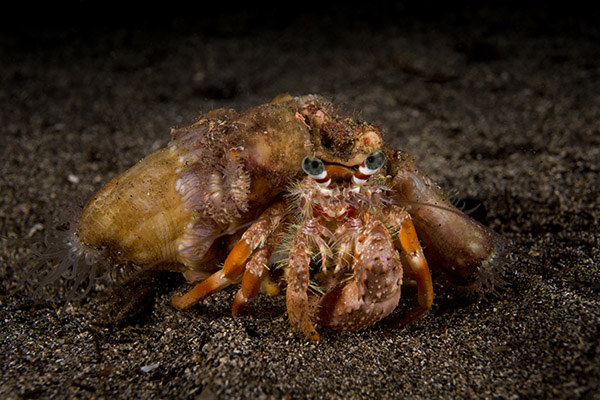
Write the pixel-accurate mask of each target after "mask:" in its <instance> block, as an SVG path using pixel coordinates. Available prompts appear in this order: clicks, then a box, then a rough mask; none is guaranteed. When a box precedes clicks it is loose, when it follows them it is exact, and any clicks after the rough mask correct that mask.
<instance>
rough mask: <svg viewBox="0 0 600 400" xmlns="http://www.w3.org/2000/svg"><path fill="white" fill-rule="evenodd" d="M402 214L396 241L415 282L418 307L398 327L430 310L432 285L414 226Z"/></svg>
mask: <svg viewBox="0 0 600 400" xmlns="http://www.w3.org/2000/svg"><path fill="white" fill-rule="evenodd" d="M402 214H403V215H404V218H402V222H401V223H400V232H398V240H399V242H400V249H401V250H402V252H403V253H405V256H406V260H407V262H408V266H409V268H410V269H411V271H412V273H413V274H414V278H415V280H416V282H417V290H418V302H419V305H418V306H416V307H415V308H414V309H412V310H411V311H410V312H409V313H408V314H407V315H406V316H405V317H404V318H403V319H402V321H400V325H407V324H410V323H411V322H413V321H415V320H417V319H419V318H420V317H422V316H423V314H425V313H426V312H427V310H429V309H430V308H431V305H432V304H433V284H432V282H431V272H430V271H429V266H428V265H427V259H426V258H425V255H424V254H423V249H422V248H421V245H420V244H419V238H418V237H417V232H416V231H415V226H414V225H413V223H412V220H411V219H410V217H409V216H408V214H407V213H406V212H404V211H403V212H402ZM402 214H401V215H402Z"/></svg>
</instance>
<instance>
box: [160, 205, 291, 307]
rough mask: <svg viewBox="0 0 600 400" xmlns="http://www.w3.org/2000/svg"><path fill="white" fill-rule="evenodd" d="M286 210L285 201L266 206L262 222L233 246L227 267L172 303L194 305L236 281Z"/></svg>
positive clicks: (177, 297) (251, 227) (252, 227)
mask: <svg viewBox="0 0 600 400" xmlns="http://www.w3.org/2000/svg"><path fill="white" fill-rule="evenodd" d="M283 209H284V205H283V203H282V202H277V203H275V204H273V205H272V206H271V207H269V208H268V209H266V210H265V211H264V212H263V213H262V215H261V216H260V218H259V219H258V221H257V222H255V223H254V224H252V225H251V226H250V228H248V230H247V231H246V232H244V234H243V235H242V238H241V239H240V240H239V241H238V242H237V243H236V245H235V246H234V247H233V249H232V250H231V252H230V253H229V255H228V256H227V259H226V260H225V264H224V265H223V268H222V269H221V270H219V271H217V272H215V273H214V274H212V275H211V276H209V277H208V278H207V279H206V280H204V281H202V282H200V283H199V284H198V285H196V287H194V288H193V289H192V290H190V291H189V292H187V293H186V294H184V295H183V296H175V297H173V299H172V300H171V304H173V306H175V307H176V308H179V309H186V308H190V307H192V306H193V305H194V304H196V303H198V302H199V301H201V300H202V299H204V298H205V297H207V296H209V295H210V294H211V293H215V292H217V291H219V290H221V289H223V288H225V287H227V286H229V285H231V284H232V283H234V282H235V281H236V280H237V278H239V276H240V275H242V273H243V272H244V267H245V265H246V261H247V260H248V257H250V255H251V254H252V252H253V251H254V250H255V249H256V248H257V247H259V245H260V244H261V243H262V242H263V241H264V240H265V238H266V237H267V236H268V235H269V233H271V232H272V231H273V229H274V228H275V227H276V226H277V224H278V223H279V221H280V220H281V218H282V217H283V214H282V211H283Z"/></svg>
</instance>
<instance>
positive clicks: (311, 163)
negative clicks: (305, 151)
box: [302, 157, 325, 179]
mask: <svg viewBox="0 0 600 400" xmlns="http://www.w3.org/2000/svg"><path fill="white" fill-rule="evenodd" d="M302 169H303V170H304V172H306V173H307V174H308V175H310V176H312V177H313V178H317V179H318V178H322V177H323V176H322V175H323V174H324V173H325V164H323V161H321V160H319V159H318V158H310V157H304V160H302Z"/></svg>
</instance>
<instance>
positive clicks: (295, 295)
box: [286, 220, 320, 341]
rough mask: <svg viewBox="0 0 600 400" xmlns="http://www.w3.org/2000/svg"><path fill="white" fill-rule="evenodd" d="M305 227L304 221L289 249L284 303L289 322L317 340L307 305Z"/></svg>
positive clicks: (307, 247)
mask: <svg viewBox="0 0 600 400" xmlns="http://www.w3.org/2000/svg"><path fill="white" fill-rule="evenodd" d="M307 221H310V220H307ZM305 228H306V222H305V223H304V225H302V226H301V227H300V229H299V230H298V233H297V234H296V236H295V237H294V242H293V243H292V247H291V249H290V256H289V270H288V274H287V278H288V284H287V295H286V305H287V311H288V316H289V318H290V324H291V325H292V326H293V327H294V328H296V329H297V330H299V331H301V332H303V333H304V334H305V335H306V337H308V338H309V339H310V340H315V341H317V340H319V339H320V336H319V334H318V333H317V331H316V329H315V326H314V325H313V323H312V321H311V320H310V311H309V306H308V292H307V291H308V283H309V279H310V255H311V249H310V245H309V238H310V236H309V235H308V234H307V233H306V232H304V231H305V230H306V229H305Z"/></svg>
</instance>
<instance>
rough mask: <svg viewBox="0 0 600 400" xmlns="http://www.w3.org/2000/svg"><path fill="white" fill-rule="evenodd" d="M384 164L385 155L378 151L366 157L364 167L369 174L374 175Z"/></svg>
mask: <svg viewBox="0 0 600 400" xmlns="http://www.w3.org/2000/svg"><path fill="white" fill-rule="evenodd" d="M384 162H385V155H384V154H383V151H381V150H379V151H376V152H374V153H371V154H369V155H368V156H367V158H366V159H365V167H366V168H367V169H368V170H369V172H370V173H371V174H374V173H375V172H377V171H378V170H379V168H381V166H382V165H383V163H384Z"/></svg>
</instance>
